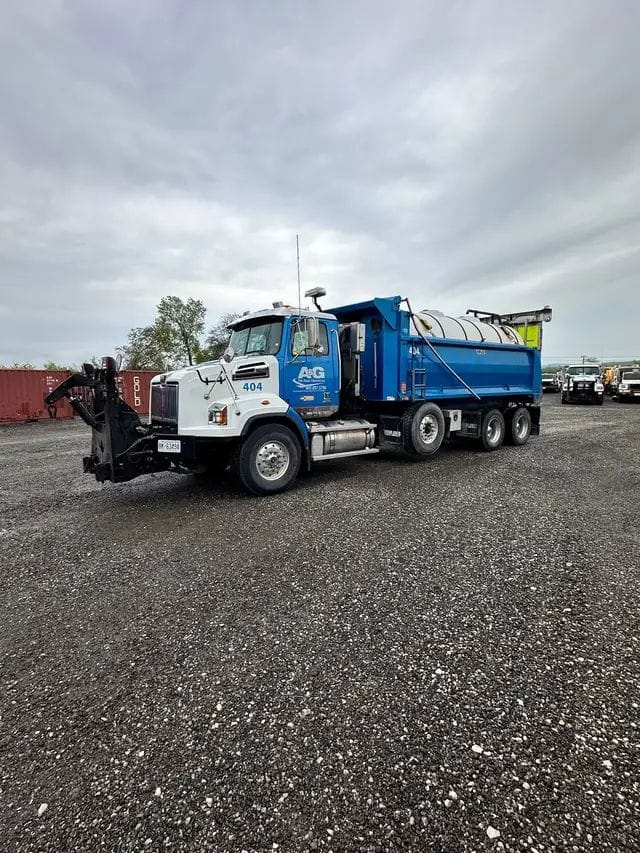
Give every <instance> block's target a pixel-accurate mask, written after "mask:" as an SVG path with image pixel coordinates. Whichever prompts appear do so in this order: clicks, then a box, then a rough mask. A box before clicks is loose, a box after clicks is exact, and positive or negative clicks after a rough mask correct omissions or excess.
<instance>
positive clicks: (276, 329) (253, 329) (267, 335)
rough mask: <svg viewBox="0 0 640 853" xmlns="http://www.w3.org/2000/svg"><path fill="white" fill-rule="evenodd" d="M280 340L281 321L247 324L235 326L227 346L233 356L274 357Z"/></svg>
mask: <svg viewBox="0 0 640 853" xmlns="http://www.w3.org/2000/svg"><path fill="white" fill-rule="evenodd" d="M281 340H282V320H267V321H266V322H258V323H256V322H255V320H254V321H253V323H248V324H247V325H246V326H239V327H238V326H236V327H235V329H234V330H233V332H232V333H231V339H230V340H229V346H230V347H231V348H232V350H233V352H234V353H235V355H275V354H276V353H277V352H278V350H279V349H280V341H281Z"/></svg>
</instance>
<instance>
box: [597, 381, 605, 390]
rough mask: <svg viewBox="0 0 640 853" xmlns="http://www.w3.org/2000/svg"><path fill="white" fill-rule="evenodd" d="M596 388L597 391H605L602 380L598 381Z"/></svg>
mask: <svg viewBox="0 0 640 853" xmlns="http://www.w3.org/2000/svg"><path fill="white" fill-rule="evenodd" d="M595 389H596V391H604V385H603V384H602V383H601V382H596V385H595Z"/></svg>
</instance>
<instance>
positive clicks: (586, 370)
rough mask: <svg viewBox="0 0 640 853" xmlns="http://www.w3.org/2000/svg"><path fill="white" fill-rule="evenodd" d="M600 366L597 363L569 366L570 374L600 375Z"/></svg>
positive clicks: (568, 371)
mask: <svg viewBox="0 0 640 853" xmlns="http://www.w3.org/2000/svg"><path fill="white" fill-rule="evenodd" d="M599 373H600V368H599V367H598V365H597V364H579V365H577V366H576V367H568V368H567V375H568V376H598V374H599Z"/></svg>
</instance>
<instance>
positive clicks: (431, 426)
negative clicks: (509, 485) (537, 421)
mask: <svg viewBox="0 0 640 853" xmlns="http://www.w3.org/2000/svg"><path fill="white" fill-rule="evenodd" d="M530 435H531V414H530V412H529V410H528V409H527V408H526V407H525V406H519V407H518V408H517V409H515V410H514V411H513V412H511V411H509V412H508V413H507V418H506V419H505V416H504V415H503V413H502V412H501V411H500V410H499V409H491V410H490V411H488V412H486V413H485V414H484V415H483V416H482V422H481V425H480V436H479V438H480V444H481V446H482V449H483V450H485V451H487V452H491V451H493V450H497V449H498V448H499V447H501V446H502V444H503V443H505V442H506V443H508V444H512V445H515V446H521V445H523V444H526V443H527V441H529V437H530ZM444 436H445V419H444V415H443V413H442V410H441V409H440V407H439V406H437V405H436V404H435V403H422V404H421V405H419V406H415V407H412V408H411V409H409V410H408V411H407V412H405V414H404V415H403V417H402V445H403V447H404V449H405V450H406V451H407V452H408V453H409V454H410V455H411V456H416V457H420V456H431V455H432V454H434V453H435V452H436V451H437V450H438V449H439V448H440V445H441V444H442V441H443V439H444Z"/></svg>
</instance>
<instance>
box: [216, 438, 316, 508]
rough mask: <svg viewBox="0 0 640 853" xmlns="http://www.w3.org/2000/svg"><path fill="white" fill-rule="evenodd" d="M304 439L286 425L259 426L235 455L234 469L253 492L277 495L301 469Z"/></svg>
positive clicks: (233, 458)
mask: <svg viewBox="0 0 640 853" xmlns="http://www.w3.org/2000/svg"><path fill="white" fill-rule="evenodd" d="M300 457H301V451H300V443H299V442H298V439H297V438H296V436H295V435H294V434H293V433H292V432H291V430H290V429H288V428H287V427H286V426H281V425H280V424H273V425H266V426H262V427H258V429H256V430H255V431H254V432H252V433H251V434H250V435H249V436H248V438H246V439H245V441H243V442H242V444H240V445H238V447H237V448H236V450H235V452H234V453H233V456H232V458H231V472H232V474H233V476H234V477H235V478H237V479H238V481H239V482H240V484H241V485H242V487H243V488H244V489H245V491H247V492H249V493H250V494H252V495H273V494H276V493H277V492H283V491H284V490H285V489H288V488H289V486H290V485H291V484H292V483H293V481H294V480H295V478H296V477H297V475H298V471H299V470H300Z"/></svg>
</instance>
